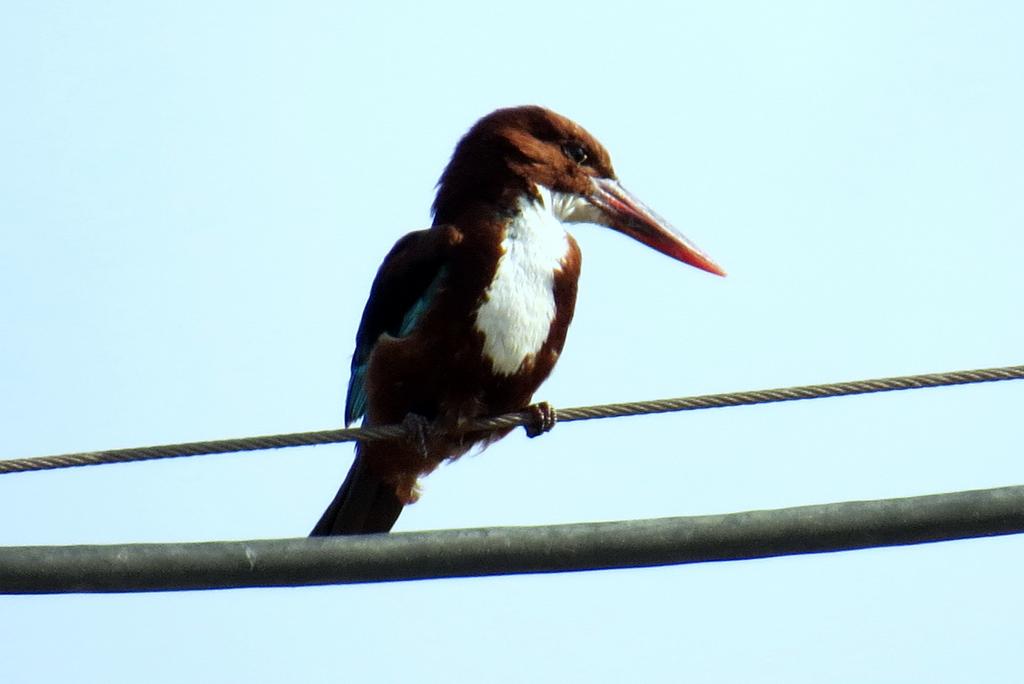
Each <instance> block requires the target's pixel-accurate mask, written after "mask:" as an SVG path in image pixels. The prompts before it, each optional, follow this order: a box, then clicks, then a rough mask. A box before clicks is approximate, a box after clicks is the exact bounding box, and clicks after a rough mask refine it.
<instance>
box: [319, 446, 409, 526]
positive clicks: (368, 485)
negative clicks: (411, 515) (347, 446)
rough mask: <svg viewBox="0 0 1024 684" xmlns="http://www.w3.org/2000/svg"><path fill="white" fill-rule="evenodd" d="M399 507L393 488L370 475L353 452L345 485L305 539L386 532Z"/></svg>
mask: <svg viewBox="0 0 1024 684" xmlns="http://www.w3.org/2000/svg"><path fill="white" fill-rule="evenodd" d="M403 507H404V505H403V504H402V502H401V501H399V499H398V497H397V496H395V489H394V487H392V486H390V485H388V484H386V483H384V482H383V481H382V480H381V479H380V478H379V477H377V475H375V474H374V473H372V472H370V469H369V468H367V467H366V461H365V460H364V459H363V458H362V457H361V456H360V455H359V454H358V453H356V460H355V462H354V463H353V464H352V468H350V469H349V471H348V476H347V477H346V478H345V482H343V483H342V485H341V489H339V490H338V493H337V494H336V495H335V496H334V501H332V502H331V505H330V506H328V507H327V510H326V511H324V514H323V516H322V517H321V518H320V522H318V523H317V524H316V527H314V528H313V531H312V532H310V533H309V536H311V537H326V536H328V535H332V534H372V533H374V532H390V531H391V528H392V527H393V526H394V524H395V521H396V520H398V514H399V513H401V512H402V508H403Z"/></svg>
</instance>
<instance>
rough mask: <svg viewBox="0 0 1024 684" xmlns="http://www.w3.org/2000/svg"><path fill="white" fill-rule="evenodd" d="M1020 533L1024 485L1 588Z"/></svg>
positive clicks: (211, 562)
mask: <svg viewBox="0 0 1024 684" xmlns="http://www.w3.org/2000/svg"><path fill="white" fill-rule="evenodd" d="M1020 532H1024V486H1016V487H1002V488H998V489H986V490H975V491H965V492H955V493H949V494H934V495H930V496H915V497H910V498H902V499H885V500H879V501H851V502H844V503H832V504H824V505H817V506H801V507H799V508H784V509H779V510H772V511H750V512H747V513H732V514H728V515H704V516H697V517H686V518H661V519H655V520H634V521H624V522H608V523H586V524H576V525H553V526H548V527H520V528H514V527H511V528H510V527H504V528H489V529H475V530H445V531H440V532H414V533H398V534H388V535H365V536H353V537H315V538H302V539H272V540H259V541H236V542H205V543H193V544H122V545H112V546H21V547H6V548H0V593H5V594H51V593H81V592H140V591H173V590H186V589H225V588H236V587H285V586H287V587H292V586H304V585H322V584H351V583H364V582H388V581H396V580H415V579H436V578H445V577H474V576H485V575H512V574H524V573H550V572H570V571H578V570H598V569H611V568H634V567H650V566H660V565H672V564H682V563H701V562H707V561H724V560H741V559H752V558H767V557H772V556H785V555H793V554H805V553H822V552H829V551H843V550H850V549H863V548H871V547H880V546H895V545H902V544H921V543H926V542H936V541H948V540H953V539H967V538H971V537H985V536H993V535H1004V534H1016V533H1020Z"/></svg>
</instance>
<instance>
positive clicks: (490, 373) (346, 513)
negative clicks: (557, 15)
mask: <svg viewBox="0 0 1024 684" xmlns="http://www.w3.org/2000/svg"><path fill="white" fill-rule="evenodd" d="M433 213H434V223H433V226H432V227H431V228H430V229H428V230H421V231H417V232H414V233H409V234H408V235H406V236H405V237H403V238H402V239H401V240H399V241H398V243H397V244H396V245H395V246H394V247H393V248H392V249H391V252H390V253H389V254H388V255H387V257H386V258H385V259H384V263H383V264H382V265H381V267H380V270H379V271H378V272H377V277H376V278H375V280H374V282H373V286H372V288H371V289H370V298H369V301H368V302H367V303H366V309H365V310H364V311H363V318H362V321H361V323H360V325H359V332H358V333H357V335H356V350H355V355H354V356H353V358H352V375H351V379H350V380H349V385H348V396H347V399H346V404H345V423H346V425H347V424H351V423H352V422H354V421H356V420H358V419H359V418H363V422H364V424H365V425H386V424H393V423H403V422H406V423H407V424H414V425H416V426H418V427H419V428H420V429H419V430H418V431H417V432H418V434H419V438H418V439H417V438H410V439H403V440H390V441H373V442H364V443H360V444H359V445H358V446H357V447H356V457H355V461H354V463H353V464H352V467H351V469H350V470H349V473H348V477H347V478H345V482H344V484H342V486H341V489H340V490H339V491H338V494H337V495H336V496H335V498H334V501H332V502H331V505H330V506H329V507H328V508H327V510H326V512H324V514H323V517H322V518H321V519H320V522H318V523H317V525H316V527H315V528H314V529H313V532H312V534H313V535H314V536H320V535H331V534H363V533H371V532H387V531H389V530H390V529H391V527H392V526H393V525H394V523H395V520H396V519H397V518H398V515H399V513H401V511H402V508H403V507H404V506H405V505H407V504H410V503H413V502H415V501H416V500H417V498H419V486H418V481H419V478H420V477H422V476H424V475H426V474H428V473H430V472H431V471H433V470H434V469H435V468H437V466H438V465H440V464H441V463H442V462H443V461H445V460H449V459H455V458H458V457H459V456H462V455H463V454H465V453H466V452H467V451H469V450H470V449H471V448H472V447H473V446H474V445H477V444H480V445H486V444H489V443H491V442H493V441H495V440H497V439H499V438H501V437H503V436H504V435H505V434H507V433H508V432H509V430H503V431H499V432H489V433H463V434H455V433H451V432H446V431H447V430H451V429H453V428H457V427H458V426H459V425H460V424H462V423H464V422H466V421H467V420H469V419H472V418H478V417H483V416H491V415H496V414H501V413H507V412H510V411H518V410H521V409H523V408H525V407H526V406H527V405H528V404H529V403H530V401H531V398H532V396H533V393H534V392H535V391H536V390H537V388H538V387H539V386H540V384H541V383H542V382H543V381H544V379H545V378H547V377H548V374H550V373H551V369H552V368H553V367H554V365H555V362H556V361H557V360H558V355H559V354H560V353H561V351H562V345H563V344H564V343H565V335H566V332H567V331H568V329H569V323H570V322H571V321H572V316H573V309H574V308H575V305H576V282H577V280H578V278H579V274H580V250H579V247H578V246H577V244H576V240H574V239H573V237H572V235H570V234H569V233H568V232H567V231H566V229H565V226H566V224H569V223H596V224H600V225H604V226H607V227H609V228H613V229H614V230H617V231H619V232H621V233H625V234H626V235H628V236H630V237H632V238H634V239H636V240H639V241H640V242H642V243H644V244H645V245H647V246H649V247H652V248H654V249H656V250H658V251H659V252H661V253H662V254H666V255H668V256H670V257H672V258H674V259H678V260H679V261H682V262H684V263H687V264H690V265H692V266H696V267H697V268H700V269H703V270H705V271H709V272H711V273H715V274H718V275H725V272H724V271H723V270H722V269H721V268H719V267H718V266H717V265H716V264H715V263H714V262H712V261H711V259H709V258H708V257H707V256H706V255H705V254H704V253H703V252H701V251H700V250H699V249H698V248H697V247H696V246H695V245H694V244H693V243H692V242H690V241H689V240H688V239H686V237H684V236H683V235H682V234H680V233H679V232H678V231H676V230H675V229H674V228H672V226H670V225H669V224H668V223H667V222H666V221H665V220H663V219H662V218H660V217H659V216H658V215H657V214H655V213H654V212H653V211H651V210H650V209H648V208H647V207H646V206H645V205H644V204H643V203H642V202H640V201H639V200H638V199H636V198H635V197H633V195H631V194H630V193H628V192H627V191H626V190H625V189H624V188H623V187H622V186H621V185H619V182H618V180H617V179H616V177H615V172H614V171H613V170H612V164H611V160H610V159H609V157H608V152H607V151H605V149H604V147H602V146H601V143H599V142H598V141H597V140H596V139H595V138H594V137H593V136H591V135H590V134H589V133H587V132H586V131H585V130H583V128H581V127H580V126H579V125H577V124H575V123H573V122H572V121H570V120H569V119H566V118H565V117H563V116H560V115H558V114H556V113H554V112H552V111H549V110H547V109H544V108H542V107H535V106H527V107H514V108H510V109H499V110H498V111H495V112H493V113H491V114H489V115H487V116H485V117H484V118H483V119H481V120H480V121H478V122H477V123H476V125H474V126H473V128H471V129H470V131H469V132H468V133H467V134H466V135H465V136H464V137H463V138H462V140H461V141H460V142H459V144H458V146H457V147H456V148H455V153H454V154H453V155H452V159H451V162H449V164H448V167H447V168H446V169H445V171H444V173H443V174H442V176H441V180H440V182H439V183H438V190H437V198H436V199H435V200H434V207H433ZM542 413H543V412H542ZM410 421H411V422H410Z"/></svg>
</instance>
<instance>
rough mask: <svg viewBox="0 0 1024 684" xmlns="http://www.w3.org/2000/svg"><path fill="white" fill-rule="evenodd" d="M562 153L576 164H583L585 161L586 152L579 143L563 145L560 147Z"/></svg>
mask: <svg viewBox="0 0 1024 684" xmlns="http://www.w3.org/2000/svg"><path fill="white" fill-rule="evenodd" d="M562 152H564V153H565V156H566V157H568V158H569V159H572V160H573V161H574V162H576V163H577V164H583V163H584V162H586V161H587V151H586V150H585V149H583V145H580V144H579V143H572V142H570V143H565V144H564V145H562Z"/></svg>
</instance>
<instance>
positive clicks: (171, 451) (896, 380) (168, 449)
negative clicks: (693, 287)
mask: <svg viewBox="0 0 1024 684" xmlns="http://www.w3.org/2000/svg"><path fill="white" fill-rule="evenodd" d="M1022 378H1024V366H1005V367H1001V368H981V369H977V370H965V371H952V372H948V373H928V374H925V375H904V376H898V377H891V378H877V379H874V380H858V381H853V382H838V383H830V384H824V385H802V386H798V387H784V388H778V389H767V390H754V391H748V392H729V393H725V394H709V395H704V396H696V397H679V398H675V399H659V400H655V401H639V402H631V403H622V404H603V405H600V406H580V407H576V408H567V409H559V410H558V412H557V415H558V421H559V422H562V423H568V422H571V421H575V420H591V419H595V418H617V417H621V416H635V415H643V414H651V413H667V412H671V411H695V410H699V409H709V408H724V407H727V406H749V405H752V404H767V403H774V402H780V401H798V400H803V399H821V398H825V397H840V396H850V395H855V394H871V393H875V392H892V391H896V390H908V389H921V388H925V387H942V386H947V385H966V384H971V383H979V382H998V381H1002V380H1019V379H1022ZM535 420H536V413H535V412H533V411H519V412H516V413H508V414H505V415H502V416H496V417H494V418H481V419H479V420H474V421H469V422H467V423H466V424H465V425H463V426H462V428H461V429H462V430H463V431H466V432H478V431H486V430H500V429H504V428H510V427H516V426H519V425H529V424H531V423H532V422H534V421H535ZM408 435H409V432H408V428H407V427H406V426H404V425H381V426H375V427H361V428H348V429H343V430H321V431H318V432H297V433H292V434H284V435H267V436H263V437H245V438H240V439H222V440H215V441H205V442H187V443H183V444H166V445H163V446H154V447H133V448H129V449H112V450H107V451H91V452H82V453H71V454H61V455H58V456H39V457H35V458H17V459H8V460H2V461H0V475H3V474H8V473H22V472H28V471H34V470H52V469H55V468H71V467H77V466H86V465H101V464H107V463H127V462H131V461H148V460H154V459H161V458H175V457H180V456H201V455H205V454H222V453H228V452H236V451H255V450H259V449H279V448H282V447H294V446H309V445H314V444H333V443H337V442H351V441H356V440H362V441H370V440H377V439H396V438H401V437H406V436H408Z"/></svg>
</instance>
